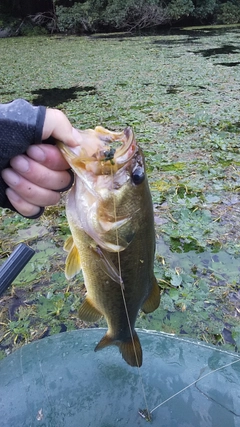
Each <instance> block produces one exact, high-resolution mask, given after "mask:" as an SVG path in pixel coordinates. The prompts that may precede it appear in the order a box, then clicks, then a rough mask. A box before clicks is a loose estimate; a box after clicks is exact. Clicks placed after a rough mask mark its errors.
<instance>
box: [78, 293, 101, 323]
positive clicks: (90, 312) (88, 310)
mask: <svg viewBox="0 0 240 427" xmlns="http://www.w3.org/2000/svg"><path fill="white" fill-rule="evenodd" d="M78 316H79V318H80V319H81V320H85V321H86V322H96V321H97V320H98V319H100V317H102V313H100V311H99V310H97V309H96V308H95V307H94V305H93V304H92V302H91V301H90V299H89V298H88V297H86V299H85V301H84V302H83V303H82V305H81V307H80V308H79V310H78Z"/></svg>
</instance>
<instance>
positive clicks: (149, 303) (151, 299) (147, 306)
mask: <svg viewBox="0 0 240 427" xmlns="http://www.w3.org/2000/svg"><path fill="white" fill-rule="evenodd" d="M159 304H160V288H159V286H158V282H157V279H156V277H154V281H153V286H152V289H151V292H150V294H149V296H148V297H147V299H146V301H144V303H143V305H142V311H144V313H151V312H152V311H154V310H156V309H157V308H158V306H159Z"/></svg>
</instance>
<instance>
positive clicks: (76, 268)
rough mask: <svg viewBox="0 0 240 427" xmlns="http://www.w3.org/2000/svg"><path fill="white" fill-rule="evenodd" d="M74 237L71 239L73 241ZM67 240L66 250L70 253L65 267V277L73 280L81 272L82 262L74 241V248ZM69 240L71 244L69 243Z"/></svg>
mask: <svg viewBox="0 0 240 427" xmlns="http://www.w3.org/2000/svg"><path fill="white" fill-rule="evenodd" d="M71 238H72V236H71V237H70V238H69V239H71ZM69 239H67V241H66V243H65V245H64V249H65V250H67V251H68V256H67V259H66V265H65V276H66V278H67V279H72V277H74V276H76V274H77V273H79V272H80V270H81V260H80V254H79V250H78V248H77V247H76V246H75V244H74V242H73V240H72V246H71V247H70V243H71V241H70V240H69ZM68 240H69V242H68Z"/></svg>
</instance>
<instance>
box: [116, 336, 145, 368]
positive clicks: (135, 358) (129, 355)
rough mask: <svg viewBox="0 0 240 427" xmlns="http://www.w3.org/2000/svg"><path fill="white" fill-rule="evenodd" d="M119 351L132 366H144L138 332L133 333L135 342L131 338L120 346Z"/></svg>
mask: <svg viewBox="0 0 240 427" xmlns="http://www.w3.org/2000/svg"><path fill="white" fill-rule="evenodd" d="M119 351H120V353H121V354H122V357H123V359H124V360H125V361H126V362H127V363H128V364H129V365H130V366H137V367H138V368H139V367H140V366H142V347H141V343H140V341H139V338H138V334H137V332H136V331H133V340H132V337H130V338H129V339H128V340H127V341H122V342H121V343H120V344H119Z"/></svg>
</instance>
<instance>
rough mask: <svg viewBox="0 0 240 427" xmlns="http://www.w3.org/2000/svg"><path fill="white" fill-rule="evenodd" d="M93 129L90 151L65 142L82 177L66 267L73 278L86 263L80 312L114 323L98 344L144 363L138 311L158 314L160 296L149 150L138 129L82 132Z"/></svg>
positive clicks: (73, 199)
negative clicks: (114, 144) (144, 147)
mask: <svg viewBox="0 0 240 427" xmlns="http://www.w3.org/2000/svg"><path fill="white" fill-rule="evenodd" d="M84 132H85V134H84ZM88 132H90V136H91V137H93V136H94V137H95V140H94V143H95V144H96V141H97V149H96V152H95V153H94V154H93V155H91V156H89V155H88V154H87V152H86V150H83V151H80V152H79V153H77V154H74V153H72V152H70V150H69V149H68V148H67V147H65V146H63V144H60V148H61V150H62V153H63V155H64V156H65V158H66V159H67V161H68V162H69V164H70V165H71V167H72V168H73V170H74V172H75V175H76V177H75V184H74V186H73V188H72V189H71V190H70V192H69V194H68V198H67V204H66V212H67V219H68V222H69V226H70V229H71V233H72V236H71V237H70V238H69V239H68V241H67V242H66V244H65V249H66V250H67V251H68V257H67V260H66V269H65V272H66V276H67V277H68V278H71V277H73V276H74V275H75V274H76V273H77V272H79V271H80V269H82V272H83V277H84V283H85V286H86V290H87V294H86V298H85V301H84V302H83V304H82V305H81V307H80V309H79V317H80V318H81V319H82V320H85V321H96V320H97V319H99V318H100V317H101V316H104V317H105V319H106V321H107V325H108V331H107V333H106V335H105V336H104V337H103V338H102V340H101V341H100V342H99V343H98V345H97V346H96V348H95V350H96V351H97V350H100V349H102V348H104V347H107V346H109V345H117V346H118V347H119V350H120V352H121V353H122V356H123V358H124V359H125V360H126V362H127V363H128V364H130V365H131V366H141V364H142V349H141V344H140V342H139V339H138V336H137V333H136V331H135V329H134V325H135V321H136V318H137V315H138V312H139V309H142V310H143V311H144V312H151V311H154V310H155V309H156V308H157V307H158V305H159V302H160V289H159V287H158V284H157V281H156V278H155V276H154V273H153V263H154V253H155V232H154V216H153V207H152V200H151V194H150V190H149V186H148V181H147V176H146V171H145V162H144V156H143V153H142V151H141V149H140V148H139V146H138V145H137V144H136V141H135V137H134V134H133V131H132V129H131V128H126V129H125V130H124V131H123V132H121V133H114V132H110V131H108V130H106V129H104V128H100V127H98V128H96V129H95V131H92V130H91V131H83V137H84V136H87V137H89V133H88ZM93 132H95V133H93ZM91 137H90V138H89V141H90V142H91ZM114 140H118V141H120V142H121V143H122V145H121V147H119V148H118V149H116V151H115V153H114V156H113V158H111V159H110V160H109V159H107V160H105V156H106V153H109V152H110V151H109V145H107V144H106V143H109V142H110V143H112V142H113V141H114ZM123 293H124V299H125V301H126V307H127V313H128V317H129V320H128V318H127V313H126V308H125V305H124V300H123ZM130 329H131V330H130ZM132 338H133V340H132ZM132 341H134V344H133V342H132Z"/></svg>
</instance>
